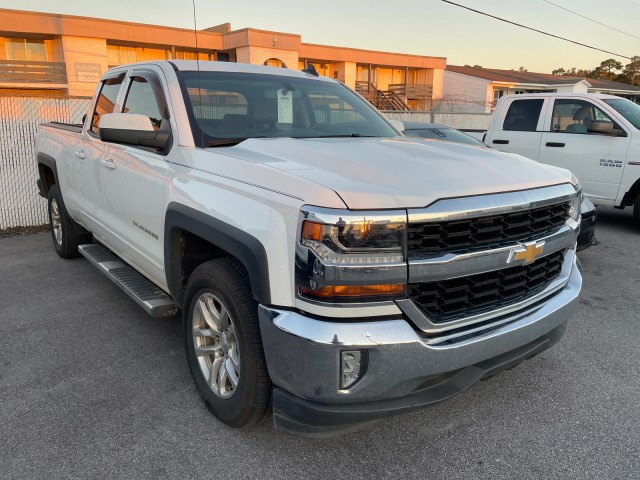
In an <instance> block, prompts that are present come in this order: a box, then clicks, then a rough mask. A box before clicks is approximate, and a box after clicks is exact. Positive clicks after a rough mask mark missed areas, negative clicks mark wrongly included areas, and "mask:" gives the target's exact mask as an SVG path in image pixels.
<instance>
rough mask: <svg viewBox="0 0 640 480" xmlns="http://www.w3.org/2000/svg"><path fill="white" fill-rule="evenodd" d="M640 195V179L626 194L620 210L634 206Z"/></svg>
mask: <svg viewBox="0 0 640 480" xmlns="http://www.w3.org/2000/svg"><path fill="white" fill-rule="evenodd" d="M638 195H640V178H639V179H638V180H636V181H635V183H634V184H633V185H632V186H631V188H630V189H629V190H628V191H627V193H625V194H624V196H623V197H622V202H620V208H624V207H629V206H631V205H633V204H634V203H635V201H636V199H637V198H638Z"/></svg>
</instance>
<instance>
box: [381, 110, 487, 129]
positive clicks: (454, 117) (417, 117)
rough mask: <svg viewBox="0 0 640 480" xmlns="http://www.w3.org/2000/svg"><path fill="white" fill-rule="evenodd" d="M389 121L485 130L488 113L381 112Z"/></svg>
mask: <svg viewBox="0 0 640 480" xmlns="http://www.w3.org/2000/svg"><path fill="white" fill-rule="evenodd" d="M382 113H383V114H384V115H385V116H386V117H387V118H388V119H389V120H398V121H400V122H425V123H442V124H444V125H447V126H449V127H452V128H457V129H459V130H487V129H488V128H489V123H490V122H491V114H490V113H463V112H460V113H458V112H448V113H447V112H390V111H386V112H382Z"/></svg>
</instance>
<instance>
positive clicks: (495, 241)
mask: <svg viewBox="0 0 640 480" xmlns="http://www.w3.org/2000/svg"><path fill="white" fill-rule="evenodd" d="M570 209H571V204H570V203H569V202H565V203H559V204H555V205H549V206H545V207H540V208H534V209H531V210H518V211H515V212H511V213H506V214H501V215H491V216H484V217H477V218H469V219H463V220H453V221H439V222H420V223H411V224H409V226H408V253H409V259H416V258H425V257H434V256H441V255H444V254H446V253H467V252H473V251H479V250H487V249H490V248H499V247H502V246H507V245H513V244H514V243H516V242H527V241H530V240H534V239H536V238H540V237H542V236H544V235H546V234H549V233H551V232H553V231H555V230H557V229H558V228H560V227H561V226H562V225H564V224H565V223H566V221H567V220H568V219H569V211H570Z"/></svg>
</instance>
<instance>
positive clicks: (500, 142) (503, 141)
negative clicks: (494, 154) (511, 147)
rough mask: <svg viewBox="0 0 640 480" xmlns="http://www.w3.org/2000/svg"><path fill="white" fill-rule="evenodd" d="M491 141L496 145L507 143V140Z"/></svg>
mask: <svg viewBox="0 0 640 480" xmlns="http://www.w3.org/2000/svg"><path fill="white" fill-rule="evenodd" d="M493 143H495V144H496V145H508V144H509V140H494V141H493Z"/></svg>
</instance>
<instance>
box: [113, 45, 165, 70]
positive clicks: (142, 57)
mask: <svg viewBox="0 0 640 480" xmlns="http://www.w3.org/2000/svg"><path fill="white" fill-rule="evenodd" d="M107 58H108V60H107V61H108V63H109V66H110V67H115V66H117V65H126V64H129V63H135V62H145V61H149V60H167V59H170V58H171V52H170V51H169V50H167V49H163V48H149V47H126V46H124V45H107Z"/></svg>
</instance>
